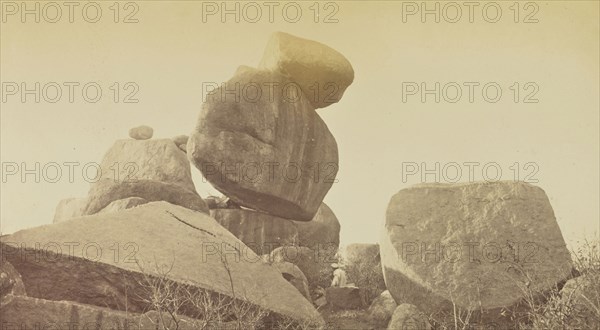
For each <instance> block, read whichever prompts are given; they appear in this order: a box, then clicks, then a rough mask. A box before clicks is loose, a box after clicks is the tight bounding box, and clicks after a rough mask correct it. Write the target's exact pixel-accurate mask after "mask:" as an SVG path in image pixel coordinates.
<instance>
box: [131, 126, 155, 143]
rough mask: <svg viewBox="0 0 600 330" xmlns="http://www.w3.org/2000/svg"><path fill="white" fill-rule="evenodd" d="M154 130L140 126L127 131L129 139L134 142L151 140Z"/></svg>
mask: <svg viewBox="0 0 600 330" xmlns="http://www.w3.org/2000/svg"><path fill="white" fill-rule="evenodd" d="M153 134H154V130H153V129H152V127H150V126H146V125H142V126H138V127H133V128H132V129H130V130H129V137H131V138H132V139H135V140H148V139H150V138H152V135H153Z"/></svg>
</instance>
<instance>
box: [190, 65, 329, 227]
mask: <svg viewBox="0 0 600 330" xmlns="http://www.w3.org/2000/svg"><path fill="white" fill-rule="evenodd" d="M289 83H290V80H289V78H287V77H285V76H283V75H281V74H279V73H276V72H272V71H261V70H257V69H252V68H249V67H241V68H239V69H238V71H237V72H236V74H235V76H234V77H233V78H232V79H230V80H229V81H228V82H227V83H226V84H225V86H221V87H220V88H217V89H216V90H215V91H214V92H213V93H209V94H208V95H207V99H206V102H205V103H204V105H203V108H202V111H201V113H200V118H199V121H198V125H197V127H196V130H195V131H194V132H193V133H192V134H191V136H190V139H189V141H188V144H187V148H188V149H187V155H188V157H189V159H190V160H191V162H192V163H194V165H195V166H196V167H197V168H198V169H199V170H200V171H201V172H202V174H203V175H204V177H205V178H206V179H207V180H208V181H209V182H210V183H211V184H212V185H213V186H214V187H215V188H216V189H217V190H219V191H221V192H222V193H223V194H225V195H226V196H228V197H229V198H231V199H232V200H234V201H235V202H236V203H238V204H239V205H242V206H245V207H247V208H250V209H254V210H257V211H261V212H265V213H269V214H271V215H274V216H278V217H282V218H287V219H291V220H297V221H310V220H312V218H313V217H314V216H315V214H316V212H317V210H318V208H319V207H320V206H321V202H322V201H323V198H324V197H325V195H326V194H327V191H329V189H330V188H331V186H332V185H333V182H334V179H335V175H336V174H337V164H338V151H337V143H336V141H335V139H334V137H333V136H332V135H331V132H329V129H328V128H327V125H326V124H325V122H323V120H322V119H321V118H320V117H319V115H318V114H317V113H316V112H315V111H313V110H314V109H313V107H312V106H311V105H310V103H309V102H308V100H307V99H306V97H305V96H304V95H303V94H302V93H293V89H288V88H287V87H286V86H288V85H289ZM235 86H239V87H238V91H239V93H238V94H236V95H231V93H230V92H228V93H226V92H225V89H227V90H231V89H232V88H235ZM249 86H254V87H252V88H250V87H249ZM256 86H258V88H257V87H256ZM269 86H271V87H269ZM244 90H246V91H247V92H246V93H244V92H242V91H244ZM290 95H293V96H290Z"/></svg>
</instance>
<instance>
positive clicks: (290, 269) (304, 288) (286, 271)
mask: <svg viewBox="0 0 600 330" xmlns="http://www.w3.org/2000/svg"><path fill="white" fill-rule="evenodd" d="M272 266H273V267H275V268H277V270H279V272H280V273H281V275H282V276H283V278H285V279H286V281H288V282H290V283H291V284H292V285H293V286H294V287H295V288H296V289H298V291H299V292H300V293H301V294H302V295H303V296H304V298H306V299H308V301H312V299H311V297H310V292H309V290H308V280H307V279H306V276H304V273H302V271H301V270H300V268H298V266H296V265H294V264H293V263H291V262H276V263H273V264H272Z"/></svg>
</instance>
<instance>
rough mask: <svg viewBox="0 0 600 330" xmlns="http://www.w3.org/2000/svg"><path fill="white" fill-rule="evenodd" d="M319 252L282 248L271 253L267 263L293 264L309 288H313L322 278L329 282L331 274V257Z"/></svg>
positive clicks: (306, 249)
mask: <svg viewBox="0 0 600 330" xmlns="http://www.w3.org/2000/svg"><path fill="white" fill-rule="evenodd" d="M319 252H320V251H313V250H311V249H309V248H307V247H303V246H302V247H301V246H282V247H279V248H276V249H275V250H273V251H272V252H271V254H270V256H269V262H271V263H276V262H291V263H293V264H294V265H296V266H298V268H300V270H301V271H302V273H303V274H304V275H305V276H306V279H307V280H308V285H309V287H311V288H314V287H315V286H316V285H318V284H319V283H320V282H321V279H322V278H323V277H326V278H327V280H328V281H331V280H330V277H331V276H330V275H331V274H332V273H333V269H332V268H331V263H332V260H331V258H332V257H333V256H331V255H327V254H323V253H319Z"/></svg>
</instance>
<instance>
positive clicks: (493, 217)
mask: <svg viewBox="0 0 600 330" xmlns="http://www.w3.org/2000/svg"><path fill="white" fill-rule="evenodd" d="M380 246H381V257H382V263H383V270H384V277H385V282H386V285H387V288H388V289H389V291H390V293H391V294H392V296H393V297H394V299H395V300H396V302H398V303H411V304H414V305H415V306H417V307H418V308H419V309H421V310H422V311H423V312H425V313H435V312H439V311H448V310H450V311H451V310H452V308H453V304H455V306H456V308H460V309H462V310H480V311H481V310H482V311H483V313H484V314H485V313H487V312H490V314H494V315H497V314H499V310H500V309H502V308H510V307H512V306H514V305H516V304H518V303H519V302H520V300H521V299H522V298H523V297H524V292H526V291H525V290H523V288H528V290H530V292H534V293H536V292H543V291H544V290H547V289H549V288H551V287H553V286H554V285H555V284H557V283H558V282H560V281H564V280H565V279H566V278H567V277H568V276H569V275H570V272H571V268H572V262H571V257H570V254H569V251H568V250H567V249H566V246H565V242H564V240H563V237H562V235H561V232H560V229H559V227H558V225H557V223H556V218H555V217H554V213H553V211H552V207H551V206H550V203H549V200H548V197H547V196H546V194H545V193H544V191H543V190H542V189H540V188H538V187H535V186H532V185H530V184H526V183H519V182H497V183H470V184H421V185H416V186H413V187H411V188H407V189H403V190H401V191H400V192H398V193H397V194H396V195H394V196H393V197H392V199H391V201H390V203H389V206H388V210H387V215H386V224H385V230H384V231H383V235H382V238H381V243H380ZM492 311H498V313H495V312H494V313H491V312H492ZM494 322H496V321H494Z"/></svg>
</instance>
